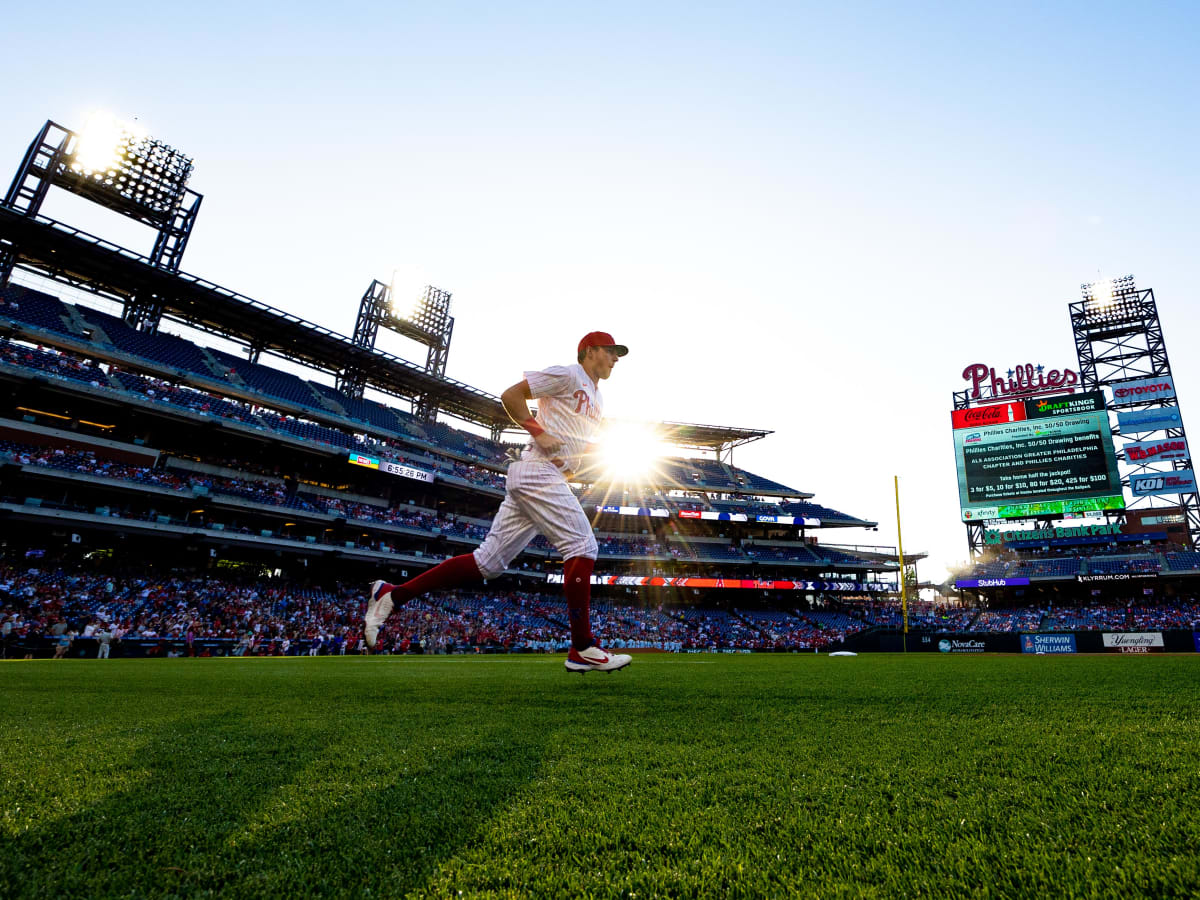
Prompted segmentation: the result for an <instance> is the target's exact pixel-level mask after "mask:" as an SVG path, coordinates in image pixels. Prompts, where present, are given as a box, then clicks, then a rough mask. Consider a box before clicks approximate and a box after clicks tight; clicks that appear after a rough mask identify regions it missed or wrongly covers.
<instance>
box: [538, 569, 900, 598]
mask: <svg viewBox="0 0 1200 900" xmlns="http://www.w3.org/2000/svg"><path fill="white" fill-rule="evenodd" d="M546 583H547V584H562V583H563V574H562V573H561V572H550V573H549V574H547V575H546ZM592 584H596V585H601V584H604V585H611V586H615V587H681V588H705V589H708V588H739V589H742V590H763V591H820V592H822V593H854V594H861V593H887V592H891V591H895V590H898V588H897V587H896V585H894V584H890V583H888V582H886V581H773V580H770V579H764V578H699V577H693V576H691V575H683V576H679V577H676V578H666V577H663V576H658V575H593V576H592Z"/></svg>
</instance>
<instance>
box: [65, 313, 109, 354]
mask: <svg viewBox="0 0 1200 900" xmlns="http://www.w3.org/2000/svg"><path fill="white" fill-rule="evenodd" d="M61 306H62V309H63V318H64V319H65V320H66V321H67V327H68V328H69V329H70V330H71V331H74V332H76V333H77V334H79V335H80V336H83V335H86V334H88V333H89V332H90V333H91V335H92V340H93V341H95V342H96V343H98V344H107V345H108V346H110V347H111V346H112V345H113V342H112V338H110V337H109V336H108V332H106V331H105V330H104V329H103V328H102V327H100V324H99V323H98V322H89V321H88V320H87V319H85V318H84V317H83V316H81V315H80V314H79V309H78V308H77V307H76V306H74V305H72V304H70V303H63V304H61Z"/></svg>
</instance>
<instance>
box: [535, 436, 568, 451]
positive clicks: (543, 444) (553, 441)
mask: <svg viewBox="0 0 1200 900" xmlns="http://www.w3.org/2000/svg"><path fill="white" fill-rule="evenodd" d="M533 442H534V443H535V444H537V445H538V449H539V450H541V451H542V452H543V453H545V454H547V455H549V456H553V455H554V454H555V453H557V452H558V451H559V450H561V449H562V445H563V444H562V441H560V440H559V439H558V438H556V437H555V436H554V435H552V434H551V433H550V432H548V431H543V432H542V433H541V434H539V435H538V436H537V437H535V438H534V439H533Z"/></svg>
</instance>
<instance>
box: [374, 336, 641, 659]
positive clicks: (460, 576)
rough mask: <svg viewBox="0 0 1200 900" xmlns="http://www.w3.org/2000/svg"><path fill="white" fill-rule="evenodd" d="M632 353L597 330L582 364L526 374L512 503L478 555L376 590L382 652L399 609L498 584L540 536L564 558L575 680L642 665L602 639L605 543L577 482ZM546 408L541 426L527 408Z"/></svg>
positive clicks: (514, 393) (507, 501)
mask: <svg viewBox="0 0 1200 900" xmlns="http://www.w3.org/2000/svg"><path fill="white" fill-rule="evenodd" d="M628 352H629V348H628V347H626V346H624V345H623V344H618V343H617V342H616V341H614V340H613V337H612V335H611V334H608V333H606V332H603V331H593V332H591V333H590V334H586V335H584V337H583V339H582V340H581V341H580V342H579V347H578V348H577V359H578V362H576V364H575V365H571V366H551V367H550V368H548V369H545V370H543V371H541V372H526V373H525V378H524V380H522V381H518V382H517V383H516V384H514V385H513V386H512V387H510V388H509V389H508V390H506V391H505V392H504V393H503V394H501V395H500V401H501V403H503V404H504V411H505V412H506V413H508V415H509V417H510V418H511V419H512V420H513V421H514V422H517V423H518V424H520V425H521V427H522V428H524V429H525V430H526V431H528V432H529V434H530V436H531V437H530V441H529V444H528V445H527V446H526V447H525V449H524V451H522V453H521V456H520V459H517V460H514V461H513V462H512V463H511V464H510V465H509V467H508V479H507V483H506V485H505V490H504V502H503V503H501V504H500V509H499V510H498V511H497V513H496V517H495V518H494V519H493V520H492V527H491V530H489V531H488V535H487V537H486V538H485V539H484V541H483V543H482V544H480V545H479V548H478V549H477V550H475V551H474V552H473V553H467V554H464V555H463V556H456V557H454V558H453V559H448V560H446V561H445V562H443V563H441V564H440V565H438V566H435V567H434V568H432V569H430V570H429V571H428V572H425V573H423V574H421V575H418V576H417V577H416V578H413V579H412V580H411V581H406V582H405V583H404V584H389V583H388V582H386V581H376V582H374V583H373V584H372V585H371V592H370V596H369V597H368V598H367V612H366V616H365V617H364V623H363V625H364V627H363V636H364V638H365V639H366V643H367V646H368V647H372V648H374V646H375V642H376V640H377V638H378V637H379V629H380V627H381V626H382V625H383V623H384V622H385V621H386V620H387V617H388V616H389V615H391V613H392V609H393V608H394V606H395V604H397V603H398V604H400V605H401V606H403V605H404V604H405V603H407V602H408V601H409V600H411V599H413V598H414V597H419V596H421V595H422V594H424V593H427V592H428V591H435V590H446V589H448V588H458V587H466V586H469V585H473V584H477V583H479V582H480V581H482V580H484V579H486V578H495V577H496V576H498V575H500V574H501V573H502V572H503V571H504V570H505V569H507V568H508V565H509V563H511V562H512V561H513V559H515V558H516V556H517V554H518V553H520V552H521V551H522V550H523V549H525V546H526V545H527V544H528V543H529V542H530V540H532V539H533V536H534V535H535V534H537V533H538V532H541V533H542V534H544V535H545V536H546V538H547V539H548V540H549V541H550V543H552V544H553V545H554V546H555V548H556V549H557V550H558V552H559V553H560V554H561V555H562V558H563V587H564V590H565V592H566V595H567V616H568V618H569V620H570V623H571V649H570V650H569V651H568V652H567V661H566V667H567V670H568V671H571V672H588V671H592V670H596V671H602V672H611V671H614V670H616V669H621V668H624V667H625V666H627V665H629V663H630V662H631V661H632V657H630V656H628V655H627V654H623V653H609V652H607V651H606V650H603V649H602V648H601V647H600V646H599V645H598V644H597V642H596V639H595V638H594V637H593V636H592V627H591V622H590V618H589V610H588V607H589V604H590V602H591V591H592V567H593V565H594V564H595V562H596V553H597V547H596V537H595V535H593V534H592V525H591V523H590V522H589V521H588V518H587V516H586V515H584V512H583V509H582V507H580V505H579V501H578V500H577V499H576V497H575V495H574V494H573V493H572V492H571V488H570V487H569V486H568V485H567V479H568V478H570V477H571V475H572V474H573V473H574V472H578V471H579V470H580V468H581V466H582V465H583V460H584V457H585V455H586V454H587V452H588V448H589V445H590V444H591V442H592V439H593V438H594V437H595V435H596V431H597V430H598V428H599V425H600V417H601V415H602V413H603V410H604V401H603V400H602V399H601V397H600V382H601V381H603V380H604V379H605V378H608V377H609V376H610V375H611V374H612V370H613V366H615V365H616V364H617V360H618V359H620V358H621V357H622V356H624V355H625V354H626V353H628ZM531 399H536V400H537V401H538V414H537V418H534V417H533V416H532V415H531V414H530V412H529V406H528V403H527V401H529V400H531Z"/></svg>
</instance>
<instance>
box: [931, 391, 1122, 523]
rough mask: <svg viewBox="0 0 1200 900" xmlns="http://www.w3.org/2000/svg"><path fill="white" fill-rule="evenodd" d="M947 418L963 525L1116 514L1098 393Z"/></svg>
mask: <svg viewBox="0 0 1200 900" xmlns="http://www.w3.org/2000/svg"><path fill="white" fill-rule="evenodd" d="M1018 408H1019V410H1020V411H1019V412H1018ZM989 411H994V412H989ZM967 413H972V414H973V413H980V414H981V415H979V416H978V417H976V418H969V417H968V416H966V415H965V414H967ZM953 417H954V420H953V424H954V429H953V433H954V452H955V461H956V463H957V468H958V485H959V505H960V507H961V509H962V514H963V519H964V521H978V520H979V519H981V518H1000V519H1004V518H1027V517H1033V516H1058V515H1066V514H1071V513H1076V512H1078V513H1087V512H1097V511H1100V510H1104V509H1122V508H1124V501H1123V499H1122V495H1121V477H1120V474H1119V473H1118V470H1117V460H1116V454H1115V452H1114V449H1113V443H1112V431H1111V429H1110V427H1109V422H1108V412H1107V409H1106V407H1105V399H1104V394H1103V393H1101V392H1100V391H1093V392H1090V393H1087V394H1071V395H1060V396H1055V397H1044V398H1039V399H1031V400H1024V401H1021V402H1019V403H1018V402H1010V403H1002V404H994V405H993V406H990V407H979V408H977V409H974V410H955V411H954V413H953ZM979 423H983V424H979ZM1068 504H1070V505H1071V508H1070V509H1068ZM993 510H994V511H995V512H996V513H997V515H995V516H992V515H991V513H992V512H993ZM968 513H969V514H970V515H969V516H968Z"/></svg>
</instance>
